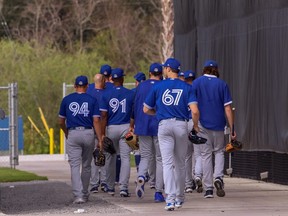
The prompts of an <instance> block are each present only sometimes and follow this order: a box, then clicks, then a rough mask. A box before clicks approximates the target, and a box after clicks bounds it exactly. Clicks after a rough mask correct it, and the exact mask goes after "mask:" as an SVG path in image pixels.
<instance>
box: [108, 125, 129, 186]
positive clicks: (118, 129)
mask: <svg viewBox="0 0 288 216" xmlns="http://www.w3.org/2000/svg"><path fill="white" fill-rule="evenodd" d="M128 131H129V124H122V125H109V126H107V132H106V135H107V137H109V138H110V139H111V140H112V141H113V144H114V147H115V149H116V151H117V152H119V153H120V158H121V168H120V177H119V189H120V190H128V185H129V179H130V170H131V168H130V153H131V148H130V147H129V146H128V145H127V143H126V142H125V138H124V137H125V134H126V133H127V132H128ZM116 159H117V155H116V154H113V155H111V154H109V156H108V157H106V165H105V167H106V168H107V169H106V178H107V179H106V181H107V186H108V188H109V189H114V187H115V179H116Z"/></svg>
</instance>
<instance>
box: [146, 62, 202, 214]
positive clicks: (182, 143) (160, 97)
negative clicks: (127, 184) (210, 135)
mask: <svg viewBox="0 0 288 216" xmlns="http://www.w3.org/2000/svg"><path fill="white" fill-rule="evenodd" d="M163 66H164V72H163V74H164V77H165V78H166V79H165V80H163V81H161V82H159V83H157V84H156V85H155V86H154V87H153V88H152V90H151V91H150V93H149V94H148V95H147V98H146V99H145V103H144V107H143V111H144V113H147V114H150V115H154V114H155V113H156V116H157V119H158V121H159V126H158V139H159V146H160V151H161V156H162V162H163V176H164V184H165V193H166V206H165V209H166V210H168V211H171V210H174V208H175V207H176V208H181V207H182V205H183V203H184V199H185V194H184V189H185V156H186V153H187V147H188V146H187V145H188V131H189V129H188V124H187V122H188V120H189V110H188V109H187V106H188V107H190V109H191V112H192V119H193V124H194V125H193V127H194V129H195V130H196V131H199V128H198V119H199V111H198V107H197V100H196V96H195V93H194V92H193V90H192V86H191V85H189V84H187V83H185V82H183V81H182V80H179V79H178V72H179V71H180V62H179V61H178V60H176V59H174V58H168V59H167V60H166V62H165V64H164V65H163ZM191 129H192V128H190V130H191Z"/></svg>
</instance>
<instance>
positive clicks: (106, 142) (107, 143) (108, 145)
mask: <svg viewBox="0 0 288 216" xmlns="http://www.w3.org/2000/svg"><path fill="white" fill-rule="evenodd" d="M103 149H104V151H105V152H108V153H110V154H115V153H116V150H115V148H114V144H113V141H112V140H111V139H110V138H109V137H104V138H103Z"/></svg>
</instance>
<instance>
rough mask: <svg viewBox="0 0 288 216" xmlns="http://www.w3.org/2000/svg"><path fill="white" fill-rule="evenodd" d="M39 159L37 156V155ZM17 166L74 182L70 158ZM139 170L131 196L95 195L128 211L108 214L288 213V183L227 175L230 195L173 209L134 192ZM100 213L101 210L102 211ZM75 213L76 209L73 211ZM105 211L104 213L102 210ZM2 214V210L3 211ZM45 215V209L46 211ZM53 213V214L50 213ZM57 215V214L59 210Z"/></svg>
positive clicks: (195, 199) (194, 197) (190, 199)
mask: <svg viewBox="0 0 288 216" xmlns="http://www.w3.org/2000/svg"><path fill="white" fill-rule="evenodd" d="M33 160H35V158H34V159H33ZM17 169H20V170H25V171H29V172H33V173H36V174H38V175H43V176H47V177H48V178H49V181H50V182H53V181H55V182H65V183H67V184H69V185H70V170H69V165H68V162H67V161H65V160H63V158H59V159H56V160H55V159H53V160H49V158H48V159H47V160H44V159H43V158H42V159H41V160H40V159H39V160H38V161H29V160H24V161H22V162H21V160H20V165H19V166H17ZM135 179H136V170H135V168H132V172H131V178H130V188H129V190H130V192H131V194H132V196H131V197H130V198H121V197H120V196H119V195H118V192H119V191H118V190H117V189H118V188H116V194H115V196H114V197H112V196H109V195H108V194H106V193H102V192H99V193H98V194H93V195H92V196H93V197H94V196H95V197H97V198H100V199H103V200H105V201H107V202H108V203H112V204H114V205H116V206H119V207H121V208H122V209H125V210H127V211H120V212H113V213H111V212H110V213H109V212H107V214H104V215H111V216H112V215H113V216H122V215H123V216H124V215H125V216H126V215H139V216H146V215H147V216H148V215H149V216H152V215H157V216H162V215H172V214H173V215H183V216H186V215H187V216H188V215H189V216H191V215H202V216H210V215H211V216H212V215H213V216H214V215H221V216H226V215H229V216H230V215H233V216H238V215H245V216H247V215H253V216H254V215H257V216H258V215H261V216H262V215H267V216H268V215H269V216H283V215H287V216H288V186H284V185H278V184H272V183H266V182H263V181H255V180H250V179H242V178H233V177H232V178H230V177H227V176H226V177H225V178H224V182H225V191H226V196H225V197H223V198H219V197H217V196H216V195H215V197H214V198H213V199H204V198H203V194H199V193H197V192H193V193H192V194H188V195H187V196H186V201H185V203H184V205H183V207H182V208H181V209H177V210H175V211H173V212H166V211H165V210H164V204H163V203H154V202H153V196H154V191H153V190H151V189H150V188H145V197H144V198H143V199H141V200H140V199H138V198H137V197H136V195H135V193H134V190H135V185H134V180H135ZM98 213H99V212H98ZM98 213H97V212H85V213H83V215H99V214H100V213H99V214H98ZM73 214H74V213H72V215H73ZM101 214H102V215H103V213H101ZM0 215H1V213H0ZM42 215H45V212H43V213H42ZM49 215H50V216H52V215H53V214H49ZM55 215H57V214H55Z"/></svg>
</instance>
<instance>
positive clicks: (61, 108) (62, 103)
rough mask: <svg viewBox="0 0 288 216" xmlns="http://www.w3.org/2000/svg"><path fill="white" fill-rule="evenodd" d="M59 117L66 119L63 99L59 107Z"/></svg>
mask: <svg viewBox="0 0 288 216" xmlns="http://www.w3.org/2000/svg"><path fill="white" fill-rule="evenodd" d="M59 117H60V118H66V100H65V98H63V100H62V102H61V105H60V110H59Z"/></svg>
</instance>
